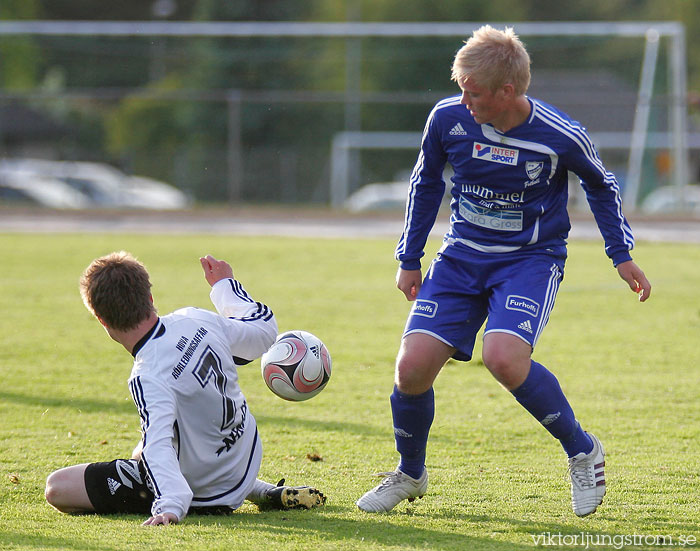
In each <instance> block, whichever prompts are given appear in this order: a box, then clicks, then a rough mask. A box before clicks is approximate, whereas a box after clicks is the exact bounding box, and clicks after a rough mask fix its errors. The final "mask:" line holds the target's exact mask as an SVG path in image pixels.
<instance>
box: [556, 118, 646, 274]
mask: <svg viewBox="0 0 700 551" xmlns="http://www.w3.org/2000/svg"><path fill="white" fill-rule="evenodd" d="M575 142H576V146H575V147H574V154H572V158H571V159H570V161H569V166H571V168H572V170H573V171H574V173H575V174H576V175H577V176H578V177H579V178H580V179H581V186H582V187H583V190H584V191H585V193H586V199H587V200H588V204H589V205H590V207H591V211H592V212H593V216H594V217H595V221H596V224H597V225H598V228H599V230H600V233H601V235H602V236H603V240H604V241H605V252H606V254H607V255H608V256H609V257H610V259H611V260H612V261H613V264H614V265H615V266H617V265H618V264H620V263H622V262H626V261H628V260H631V259H632V257H631V256H630V251H631V250H632V248H633V247H634V237H633V235H632V229H631V228H630V226H629V223H628V222H627V219H626V218H625V216H624V214H623V213H622V199H621V196H620V186H619V184H618V182H617V179H616V178H615V175H614V174H613V173H612V172H609V171H607V170H606V169H605V167H604V166H603V163H602V162H601V160H600V158H599V156H598V152H597V151H596V150H595V147H594V146H593V144H592V142H591V141H590V139H589V138H588V135H587V134H585V132H584V133H583V138H582V139H581V140H575Z"/></svg>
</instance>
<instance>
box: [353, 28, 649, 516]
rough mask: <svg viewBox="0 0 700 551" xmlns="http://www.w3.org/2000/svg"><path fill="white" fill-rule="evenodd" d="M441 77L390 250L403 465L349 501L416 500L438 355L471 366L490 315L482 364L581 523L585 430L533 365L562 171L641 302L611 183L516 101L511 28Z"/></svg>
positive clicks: (558, 120)
mask: <svg viewBox="0 0 700 551" xmlns="http://www.w3.org/2000/svg"><path fill="white" fill-rule="evenodd" d="M452 78H453V80H455V81H456V82H457V84H458V85H459V87H460V89H461V91H462V93H461V95H457V96H454V97H450V98H446V99H444V100H442V101H440V102H439V103H438V104H437V105H436V106H435V108H434V109H433V111H432V112H431V113H430V116H429V117H428V121H427V124H426V126H425V130H424V133H423V140H422V143H421V149H420V154H419V156H418V161H417V163H416V166H415V169H414V171H413V174H412V175H411V179H410V184H409V193H408V202H407V205H406V220H405V225H404V232H403V235H402V237H401V239H400V241H399V244H398V247H397V250H396V257H397V259H398V260H399V261H400V266H399V270H398V274H397V286H398V288H399V289H400V290H401V291H402V292H403V293H404V294H405V296H406V298H407V299H408V300H410V301H415V302H414V306H413V308H412V310H411V313H410V314H409V317H408V322H407V325H406V329H405V332H404V336H403V340H402V343H401V347H400V350H399V354H398V358H397V360H396V379H395V381H396V385H395V387H394V391H393V393H392V395H391V409H392V414H393V422H394V434H395V439H396V448H397V450H398V451H399V453H400V455H401V460H400V463H399V466H398V468H397V469H396V471H394V472H392V473H388V474H387V475H386V477H385V479H384V481H383V482H382V483H381V484H380V485H378V486H377V487H376V488H374V489H373V490H370V491H369V492H367V493H366V494H365V495H363V496H362V497H361V498H360V499H359V500H358V502H357V505H358V506H359V508H360V509H362V510H364V511H372V512H374V511H389V510H391V509H392V508H393V507H395V506H396V505H397V504H398V503H399V502H401V501H402V500H404V499H408V500H413V499H415V498H416V497H421V496H422V495H423V494H424V493H425V491H426V489H427V487H428V473H427V471H426V469H425V465H424V463H425V456H426V444H427V441H428V433H429V431H430V426H431V424H432V421H433V415H434V410H435V403H434V397H433V381H434V380H435V378H436V377H437V375H438V373H439V372H440V369H441V368H442V366H443V365H444V363H445V362H446V361H447V360H448V359H449V358H450V357H453V358H455V359H457V360H462V361H468V360H470V359H471V355H472V350H473V347H474V341H475V338H476V335H477V332H478V331H479V329H480V328H481V326H482V325H483V323H484V321H486V320H488V321H486V328H485V330H484V342H483V351H482V354H483V360H484V364H485V365H486V367H487V369H488V370H489V371H490V372H491V374H492V375H493V376H494V377H495V378H496V380H497V381H498V382H499V383H501V384H502V385H503V386H504V387H505V388H506V389H507V390H509V391H510V392H511V393H512V394H513V396H514V397H515V399H516V400H517V401H518V402H519V403H520V404H521V405H522V406H523V407H524V408H525V409H526V410H527V411H528V412H529V413H530V414H531V415H533V416H534V417H535V418H536V419H537V420H538V421H539V422H540V423H541V424H542V425H543V426H544V428H546V429H547V430H548V431H549V432H550V433H551V434H552V436H554V437H555V438H557V439H558V440H559V441H560V442H561V445H562V446H563V448H564V450H565V452H566V454H567V456H568V458H569V460H568V461H569V472H570V475H571V497H572V505H573V509H574V512H575V513H576V514H577V515H579V516H585V515H588V514H590V513H592V512H594V511H595V510H596V508H597V507H598V505H600V504H601V502H602V500H603V495H604V494H605V476H604V465H605V461H604V455H605V454H604V451H603V446H602V445H601V443H600V441H599V440H598V439H597V438H596V437H595V436H593V435H592V434H589V433H586V432H584V431H583V429H582V428H581V426H580V425H579V423H578V421H577V420H576V417H575V416H574V412H573V410H572V409H571V406H570V405H569V402H568V401H567V399H566V397H565V396H564V393H563V392H562V390H561V388H560V386H559V383H558V381H557V379H556V377H555V376H554V375H553V374H552V373H551V372H550V371H549V370H548V369H546V368H545V367H544V366H543V365H542V364H539V363H537V362H535V361H533V360H532V359H531V354H532V351H533V349H534V347H535V344H536V343H537V339H538V338H539V337H540V335H541V334H542V331H543V330H544V328H545V325H546V324H547V321H548V320H549V315H550V312H551V311H552V308H553V306H554V300H555V297H556V295H557V291H558V289H559V284H560V282H561V280H562V278H563V273H564V262H565V260H566V238H567V235H568V232H569V229H570V225H569V217H568V214H567V210H566V203H567V190H568V173H569V171H571V172H573V173H575V174H577V175H578V176H580V178H581V180H582V185H583V189H584V190H585V192H586V196H587V197H588V201H589V203H590V205H591V209H592V210H593V214H594V215H595V219H596V222H597V224H598V227H599V228H600V231H601V233H602V234H603V238H604V240H605V250H606V252H607V254H608V256H609V257H610V259H611V260H612V262H613V264H614V265H615V266H616V267H617V271H618V273H619V274H620V276H621V277H622V279H623V280H625V281H626V282H627V284H628V285H629V286H630V288H631V289H632V290H634V291H635V292H637V293H640V297H639V298H640V300H642V301H645V300H646V299H647V298H649V293H650V292H651V285H650V284H649V281H648V280H647V278H646V277H645V276H644V273H643V272H642V270H641V269H639V267H637V265H636V264H635V263H634V262H633V261H632V258H631V256H630V253H629V251H630V250H631V249H632V246H633V245H634V240H633V238H632V232H631V230H630V228H629V225H628V224H627V220H625V217H624V216H623V215H622V210H621V201H620V193H619V191H620V190H619V186H618V184H617V181H616V180H615V176H614V175H613V174H611V173H610V172H607V171H606V170H605V169H604V167H603V164H602V163H601V161H600V159H599V157H598V154H597V153H596V151H595V148H594V147H593V144H592V143H591V141H590V139H589V137H588V135H587V133H586V131H585V129H584V128H583V127H582V126H581V125H580V124H579V123H577V122H575V121H573V120H571V119H570V118H569V117H568V116H567V115H565V114H564V113H562V112H561V111H558V110H557V109H555V108H554V107H552V106H550V105H547V104H545V103H543V102H541V101H538V100H535V99H532V98H529V97H528V96H527V95H526V91H527V88H528V85H529V83H530V57H529V55H528V54H527V51H526V50H525V47H524V46H523V44H522V43H521V42H520V40H519V39H518V37H517V36H515V34H514V33H513V30H512V29H506V30H505V31H499V30H496V29H493V28H491V27H490V26H488V25H486V26H483V27H481V28H480V29H479V30H477V31H475V32H474V35H473V36H472V37H471V38H470V39H469V41H468V42H467V43H466V45H464V46H463V47H462V48H461V49H460V50H459V51H458V52H457V55H456V56H455V59H454V64H453V67H452ZM448 162H449V163H450V165H451V166H452V168H453V169H454V176H453V177H452V182H453V185H452V190H451V191H452V202H451V208H452V216H451V224H450V229H449V231H448V232H447V234H446V235H445V239H444V244H443V246H442V248H441V250H440V252H439V253H438V256H437V258H436V259H435V260H434V261H433V263H432V265H431V266H430V269H429V270H428V271H427V276H426V278H425V280H423V277H422V272H421V263H420V259H421V257H422V256H423V254H424V253H423V250H424V247H425V244H426V240H427V237H428V235H429V233H430V230H431V228H432V227H433V224H434V222H435V218H436V216H437V213H438V209H439V207H440V203H441V201H442V197H443V193H444V190H445V182H444V181H443V169H444V167H445V164H446V163H448ZM585 367H586V369H588V368H590V367H591V366H585ZM532 453H537V452H536V451H535V450H534V449H533V450H532Z"/></svg>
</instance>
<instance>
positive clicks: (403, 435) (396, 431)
mask: <svg viewBox="0 0 700 551" xmlns="http://www.w3.org/2000/svg"><path fill="white" fill-rule="evenodd" d="M394 434H395V435H396V436H400V437H401V438H413V435H412V434H411V433H410V432H406V431H405V430H403V429H400V428H394Z"/></svg>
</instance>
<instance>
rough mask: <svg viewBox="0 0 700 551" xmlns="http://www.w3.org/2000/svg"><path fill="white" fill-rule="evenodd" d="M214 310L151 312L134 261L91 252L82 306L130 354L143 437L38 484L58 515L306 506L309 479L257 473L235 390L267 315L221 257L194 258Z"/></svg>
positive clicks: (256, 351)
mask: <svg viewBox="0 0 700 551" xmlns="http://www.w3.org/2000/svg"><path fill="white" fill-rule="evenodd" d="M200 262H201V264H202V268H203V269H204V276H205V278H206V280H207V282H208V283H209V284H210V285H211V287H212V289H211V295H210V296H211V300H212V302H213V303H214V306H215V307H216V309H217V311H218V312H219V313H218V314H216V313H214V312H210V311H208V310H202V309H199V308H183V309H180V310H177V311H175V312H173V313H171V314H169V315H167V316H162V317H159V316H158V314H157V312H156V309H155V307H154V305H153V297H152V295H151V283H150V280H149V275H148V272H147V271H146V269H145V267H144V266H143V264H141V263H140V262H139V261H138V260H136V259H135V258H134V257H133V256H131V255H130V254H128V253H125V252H120V253H112V254H110V255H108V256H105V257H102V258H98V259H96V260H94V261H93V262H92V263H91V264H90V266H88V268H87V269H86V270H85V272H84V273H83V275H82V278H81V280H80V291H81V295H82V297H83V301H84V302H85V305H86V307H87V308H88V310H90V312H92V313H93V314H94V315H95V317H96V318H97V319H98V320H99V321H100V323H101V324H102V325H103V326H104V328H105V329H106V331H107V333H108V334H109V336H110V337H112V339H114V340H115V341H117V342H118V343H120V344H122V345H123V346H124V348H126V350H127V351H128V352H129V353H131V354H132V355H133V356H134V366H133V369H132V371H131V377H130V378H129V390H130V392H131V396H132V398H133V400H134V402H135V404H136V407H137V409H138V412H139V415H140V417H141V430H142V440H141V442H140V444H139V446H137V448H136V449H135V450H134V453H133V454H132V459H116V460H114V461H112V462H108V463H90V464H87V463H85V464H82V465H74V466H71V467H66V468H63V469H60V470H58V471H55V472H54V473H52V474H51V475H50V476H49V477H48V479H47V481H46V499H47V501H48V502H49V503H50V504H51V505H52V506H54V507H55V508H56V509H58V510H59V511H62V512H65V513H86V512H95V513H139V514H140V513H143V514H150V515H151V516H150V518H149V519H148V520H146V522H145V523H144V524H147V525H158V524H171V523H176V522H179V521H181V520H182V519H183V518H184V517H185V515H186V514H187V513H188V511H189V512H204V513H212V512H216V513H220V512H230V511H231V510H233V509H237V508H238V507H240V506H241V504H242V503H243V501H244V500H245V499H248V500H250V501H253V502H255V503H257V504H258V505H259V506H261V507H263V508H264V507H272V508H279V509H286V508H296V507H302V508H311V507H316V506H320V505H323V504H324V503H325V497H324V495H323V494H322V493H321V492H319V491H318V490H316V489H315V488H311V487H308V486H300V487H288V486H283V485H282V484H283V483H284V481H283V480H282V481H280V484H278V485H277V486H274V485H272V484H269V483H267V482H263V481H261V480H259V479H257V474H258V471H259V469H260V463H261V459H262V443H261V439H260V435H259V433H258V429H257V426H256V423H255V418H254V417H253V415H252V414H251V412H250V411H249V410H248V405H247V403H246V400H245V397H244V395H243V393H242V392H241V389H240V387H239V386H238V374H237V366H239V365H244V364H246V363H249V362H251V361H252V360H254V359H256V358H258V357H259V356H260V355H261V354H262V353H263V352H265V350H267V349H268V348H269V346H270V345H271V344H272V342H273V341H274V340H275V336H276V335H277V322H276V321H275V317H274V315H273V313H272V311H271V310H270V309H269V308H268V307H267V306H265V305H264V304H261V303H259V302H255V301H254V300H253V299H251V298H250V296H248V294H247V293H246V291H245V289H244V288H243V286H242V285H241V284H240V282H238V281H236V280H235V279H234V278H233V270H232V269H231V266H229V264H228V263H226V262H225V261H221V260H216V259H215V258H213V257H211V256H207V257H206V258H201V259H200Z"/></svg>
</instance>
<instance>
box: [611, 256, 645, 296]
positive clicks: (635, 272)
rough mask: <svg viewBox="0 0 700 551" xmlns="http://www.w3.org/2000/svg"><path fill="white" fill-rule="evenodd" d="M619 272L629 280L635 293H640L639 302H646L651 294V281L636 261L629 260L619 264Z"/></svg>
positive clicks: (628, 283)
mask: <svg viewBox="0 0 700 551" xmlns="http://www.w3.org/2000/svg"><path fill="white" fill-rule="evenodd" d="M617 273H618V274H620V277H621V278H622V279H624V280H625V281H626V282H627V285H629V286H630V289H632V290H633V291H634V292H635V293H637V294H638V295H639V302H644V301H645V300H646V299H648V298H649V295H651V283H649V280H648V279H647V278H646V276H645V275H644V272H643V271H642V269H641V268H640V267H639V266H637V265H636V264H635V263H634V261H632V260H628V261H627V262H621V263H620V264H618V265H617Z"/></svg>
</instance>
